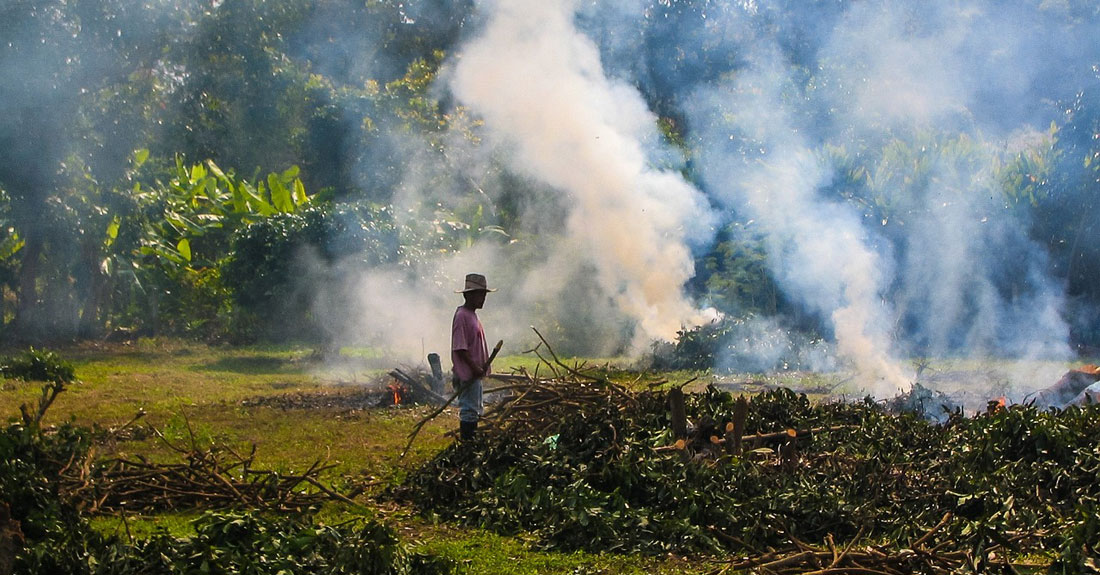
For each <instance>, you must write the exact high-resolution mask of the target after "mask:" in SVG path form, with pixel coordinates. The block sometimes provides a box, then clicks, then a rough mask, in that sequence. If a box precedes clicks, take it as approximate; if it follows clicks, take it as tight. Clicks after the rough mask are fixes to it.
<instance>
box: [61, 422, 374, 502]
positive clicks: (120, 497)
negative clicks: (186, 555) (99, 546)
mask: <svg viewBox="0 0 1100 575" xmlns="http://www.w3.org/2000/svg"><path fill="white" fill-rule="evenodd" d="M152 433H153V434H154V435H156V436H157V437H158V438H159V439H160V440H161V441H162V442H164V443H165V444H166V445H168V446H169V447H171V448H172V450H174V451H175V452H177V453H178V454H179V456H180V459H181V460H182V462H180V463H152V462H149V461H147V460H146V459H145V458H143V457H137V458H121V457H119V458H112V459H110V460H107V461H101V462H98V463H96V464H95V465H92V463H91V461H92V459H91V458H90V457H88V458H85V459H84V460H83V463H82V464H81V465H67V466H65V467H63V468H62V470H61V473H60V474H59V475H60V477H59V482H60V493H61V494H62V496H64V497H65V498H66V499H68V500H70V501H73V502H74V503H75V504H76V505H77V506H78V507H79V508H80V509H81V510H82V511H84V512H87V513H112V512H118V511H129V512H135V511H138V512H149V511H165V510H183V509H226V508H233V509H263V510H271V511H302V510H305V509H308V508H310V507H312V506H315V505H319V504H320V503H323V502H324V501H327V500H330V499H337V500H341V501H345V502H350V501H351V499H350V497H348V495H344V494H340V493H337V492H335V491H333V490H332V489H330V488H329V487H327V486H325V485H324V484H323V483H321V481H320V480H319V478H320V476H321V473H322V472H324V471H326V470H328V469H331V468H332V467H334V465H322V464H321V462H320V461H317V462H314V463H313V465H311V466H310V467H309V468H308V469H306V470H305V471H304V472H302V473H299V474H294V473H279V472H276V471H271V470H260V469H253V468H252V462H253V460H254V458H255V446H253V449H252V452H251V453H249V455H247V456H242V455H240V454H238V453H237V452H236V451H234V450H233V449H232V448H231V447H229V446H226V445H211V446H207V447H203V446H200V445H199V444H198V442H197V441H196V440H195V437H194V435H193V434H191V436H190V439H191V441H190V445H186V446H185V445H176V444H174V443H172V442H170V441H168V440H167V439H166V438H165V437H164V436H163V435H162V434H161V433H160V432H159V431H157V430H155V429H153V430H152ZM350 495H351V496H352V497H354V496H355V495H357V493H351V494H350Z"/></svg>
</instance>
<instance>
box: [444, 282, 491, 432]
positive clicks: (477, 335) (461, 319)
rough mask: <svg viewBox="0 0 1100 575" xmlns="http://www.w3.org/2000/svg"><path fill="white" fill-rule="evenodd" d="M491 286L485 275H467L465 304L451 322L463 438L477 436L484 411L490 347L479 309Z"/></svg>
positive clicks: (455, 376) (456, 311) (459, 308)
mask: <svg viewBox="0 0 1100 575" xmlns="http://www.w3.org/2000/svg"><path fill="white" fill-rule="evenodd" d="M491 291H496V290H495V289H489V287H488V283H486V281H485V276H483V275H481V274H467V275H466V285H465V287H464V288H463V289H462V290H460V291H457V292H455V293H461V294H462V297H463V298H464V299H465V303H463V304H462V305H461V306H459V307H458V309H456V310H455V317H454V321H452V323H451V364H452V365H453V366H454V367H453V370H454V383H455V386H456V390H457V391H458V392H459V394H458V421H459V424H458V425H459V427H458V430H459V436H460V437H461V438H462V439H463V440H469V439H473V438H474V432H475V431H477V421H478V419H480V418H481V412H482V395H481V390H482V380H483V379H484V378H485V376H486V375H488V374H489V348H488V346H487V345H486V343H485V330H484V329H483V328H482V327H481V320H480V319H478V317H477V310H479V309H481V308H482V307H483V306H484V305H485V294H487V293H489V292H491Z"/></svg>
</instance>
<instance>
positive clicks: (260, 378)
mask: <svg viewBox="0 0 1100 575" xmlns="http://www.w3.org/2000/svg"><path fill="white" fill-rule="evenodd" d="M54 351H56V352H58V353H59V354H60V355H61V357H63V358H64V359H65V360H67V361H69V362H71V363H72V364H73V365H74V367H75V368H76V376H77V378H78V379H79V380H80V382H79V383H77V384H74V385H71V386H69V387H68V388H67V390H66V391H65V392H63V393H62V394H61V395H59V396H58V397H57V400H56V401H55V402H54V404H53V405H52V406H51V407H50V409H49V411H48V412H47V415H46V417H45V420H44V422H45V424H47V425H50V424H57V423H60V422H63V421H67V420H72V421H73V422H75V423H76V424H77V425H81V426H85V427H92V426H98V427H100V428H105V429H111V428H120V427H122V426H124V425H126V424H127V423H128V422H131V421H132V420H133V419H134V418H135V416H136V415H137V414H139V413H143V414H144V415H143V416H142V417H141V418H140V419H139V420H138V421H136V422H134V423H132V425H134V426H151V427H154V428H156V429H157V430H159V431H160V432H161V434H162V435H163V436H164V438H165V440H167V442H166V441H165V440H161V439H157V438H154V437H151V436H149V435H148V434H139V435H138V437H142V439H135V440H125V441H121V440H120V441H113V442H110V443H108V444H105V445H101V446H98V447H97V449H98V453H99V454H100V455H101V456H102V457H110V456H134V455H141V456H143V457H147V458H149V459H151V460H154V461H162V462H173V461H177V460H178V458H179V453H177V452H176V451H174V450H173V449H171V448H170V447H169V445H168V443H171V444H175V445H188V444H189V443H190V442H192V441H197V442H199V443H200V444H211V443H216V444H220V445H227V446H230V447H232V448H234V449H238V450H240V451H241V452H244V453H248V452H249V450H251V449H252V446H255V449H256V452H255V453H256V455H255V462H254V464H253V468H255V469H271V470H277V471H280V472H293V471H302V470H304V469H306V468H308V467H309V466H310V465H311V464H313V463H314V462H316V461H319V460H320V461H323V462H325V463H329V464H334V467H333V468H332V469H330V470H328V471H327V472H325V475H324V477H323V480H324V481H325V482H327V483H328V484H330V485H332V486H334V487H336V488H337V489H342V488H345V487H349V486H351V485H365V486H366V488H367V489H366V491H365V492H364V493H363V495H360V496H358V497H357V499H356V502H357V503H358V504H359V505H358V506H351V505H347V504H337V503H333V504H331V505H329V506H328V507H326V508H325V509H324V510H323V511H322V515H323V516H325V517H327V518H328V520H329V521H331V522H333V523H335V522H339V521H341V520H343V519H345V518H348V517H351V516H355V515H366V516H370V517H375V518H380V519H382V520H383V521H385V522H386V523H388V524H390V525H391V526H393V527H395V528H396V529H397V530H398V532H399V533H401V535H402V537H403V538H404V539H405V541H406V542H407V543H409V544H411V545H413V546H414V547H415V548H417V549H419V550H422V551H426V552H431V553H435V554H438V555H442V556H444V557H447V558H449V559H451V560H453V561H454V562H455V564H456V565H458V572H459V573H472V574H479V573H571V574H579V573H649V574H654V573H658V574H659V573H692V572H700V573H701V572H705V571H707V570H709V568H710V567H709V566H708V565H707V564H705V562H699V561H697V560H695V561H690V562H689V561H686V560H685V559H683V558H678V557H670V556H660V557H652V556H637V555H635V556H622V555H592V554H585V553H557V552H543V551H539V550H536V549H535V548H534V547H532V546H531V545H529V541H527V540H526V539H525V538H524V537H522V536H518V537H503V536H500V535H496V534H492V533H489V532H485V531H481V530H476V529H466V528H459V527H454V526H449V525H435V524H432V523H430V522H429V521H427V520H425V519H423V518H420V517H418V516H416V515H415V514H414V513H413V511H412V510H411V509H406V508H402V507H400V506H398V505H396V504H393V503H391V502H389V501H385V500H383V499H379V498H378V495H379V494H381V493H382V492H383V491H384V490H385V489H386V488H387V487H389V486H392V485H395V484H398V483H400V482H401V481H402V480H403V478H404V477H405V474H406V473H407V472H408V471H409V470H410V469H415V468H416V467H417V466H418V465H419V464H420V463H422V462H423V461H425V460H427V459H430V458H431V457H432V456H433V455H434V454H435V453H437V452H438V451H439V450H441V449H443V448H444V447H446V446H447V445H449V444H450V442H451V441H452V438H451V437H450V436H448V435H447V433H448V432H449V431H451V430H452V429H454V428H455V427H457V415H456V412H454V411H453V410H452V409H449V410H448V411H446V412H444V413H443V414H442V415H440V416H439V417H438V418H436V419H435V420H433V421H432V422H430V423H429V424H428V425H426V426H425V427H424V429H423V430H422V431H421V433H420V434H419V436H418V437H417V440H416V442H415V443H414V444H413V447H412V449H411V450H410V451H409V453H408V454H407V455H406V456H405V457H403V458H402V457H400V453H401V451H402V449H403V448H404V447H405V444H406V441H407V435H408V433H409V431H410V430H411V429H412V427H413V426H414V425H415V424H416V422H417V421H419V420H420V419H421V418H422V417H423V416H424V415H425V414H427V413H428V412H430V410H431V408H429V407H426V406H404V407H376V406H353V407H349V406H348V402H347V401H340V398H341V397H344V396H346V395H347V394H349V393H352V392H360V393H361V392H362V390H363V388H364V386H366V387H374V388H378V389H382V388H384V386H385V382H386V380H387V378H386V376H385V374H386V373H387V372H388V371H389V369H391V368H393V367H398V366H397V365H388V364H387V362H386V359H385V358H384V357H382V355H383V354H380V353H377V352H375V351H372V350H344V351H343V352H341V354H340V357H338V358H330V359H328V360H326V361H322V360H320V359H318V358H316V357H315V356H314V354H313V350H311V349H308V348H296V347H249V348H230V347H214V346H206V345H202V344H196V343H188V342H181V341H176V340H139V341H136V342H133V343H130V344H82V345H78V346H72V347H68V348H54ZM17 352H18V350H8V351H7V352H6V353H2V354H0V355H3V356H8V355H14V354H15V353H17ZM537 362H538V359H537V358H534V357H530V356H520V357H503V358H499V359H498V362H497V365H498V371H508V370H511V369H512V368H520V367H522V368H526V369H530V370H533V369H534V368H535V364H536V363H537ZM623 376H624V377H628V378H632V381H634V383H635V384H637V385H645V384H647V383H654V382H659V381H662V379H660V378H657V377H639V376H638V375H637V374H625V373H624V375H623ZM662 377H663V378H666V379H671V378H679V379H678V381H684V380H686V379H687V378H690V377H691V375H690V374H662ZM40 393H41V388H40V384H38V383H33V382H31V383H26V382H21V381H13V380H0V414H2V417H4V418H5V419H8V420H13V419H16V418H18V416H19V406H20V405H21V404H28V405H34V404H35V402H36V401H37V399H38V396H39V395H40ZM278 396H286V397H287V398H296V397H297V398H301V397H312V398H316V397H328V398H332V399H333V401H332V403H333V404H334V406H333V407H310V408H284V407H279V405H285V404H279V403H277V402H273V401H271V400H272V399H278ZM289 403H290V404H293V403H294V402H293V401H291V402H289ZM195 516H196V514H195V513H194V512H192V511H181V512H180V513H178V514H165V515H159V516H152V517H150V516H144V517H143V516H127V517H114V516H105V517H99V518H97V519H96V520H95V525H96V526H97V527H98V528H99V529H101V530H103V531H107V532H118V533H122V532H124V531H125V533H127V534H129V535H135V534H136V535H139V536H140V535H141V534H142V533H148V532H151V531H152V530H153V529H154V528H166V529H168V530H169V531H173V532H180V533H184V532H186V531H187V529H188V528H189V521H190V520H191V519H193V518H194V517H195Z"/></svg>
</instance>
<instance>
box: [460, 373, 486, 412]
mask: <svg viewBox="0 0 1100 575" xmlns="http://www.w3.org/2000/svg"><path fill="white" fill-rule="evenodd" d="M481 382H482V380H480V379H475V380H473V381H466V382H462V383H459V384H458V387H459V389H461V390H462V391H460V392H459V394H458V420H459V421H465V422H467V423H476V422H477V420H478V419H481V413H482V411H484V403H483V400H482V395H481Z"/></svg>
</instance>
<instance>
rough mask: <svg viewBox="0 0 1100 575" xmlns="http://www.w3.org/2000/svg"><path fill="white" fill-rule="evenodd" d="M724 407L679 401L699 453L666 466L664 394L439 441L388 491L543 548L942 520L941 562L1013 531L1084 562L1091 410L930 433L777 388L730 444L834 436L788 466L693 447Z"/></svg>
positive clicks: (746, 543) (1015, 412)
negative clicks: (517, 431)
mask: <svg viewBox="0 0 1100 575" xmlns="http://www.w3.org/2000/svg"><path fill="white" fill-rule="evenodd" d="M611 397H613V396H611ZM734 405H735V401H734V398H733V397H732V396H731V395H730V394H728V393H725V392H721V391H718V390H715V389H713V388H709V389H708V390H707V391H706V392H704V393H699V394H693V395H690V396H689V400H688V418H689V420H690V421H692V422H693V423H694V425H695V427H696V433H695V435H694V437H697V438H699V439H698V441H699V443H693V444H691V445H689V447H688V451H687V452H686V454H684V455H682V453H684V452H678V451H660V450H656V448H657V447H658V446H661V445H666V444H668V443H670V442H671V437H670V436H669V435H670V432H669V431H668V429H669V424H668V417H667V408H666V404H665V397H664V394H657V393H649V394H643V395H641V396H639V397H638V398H637V401H635V402H624V403H622V404H616V402H614V401H611V400H609V401H608V403H607V404H606V405H591V406H587V407H585V408H583V409H578V408H577V407H576V406H569V407H568V408H564V409H561V410H560V413H559V412H558V411H551V412H548V413H547V414H545V415H546V419H545V421H547V422H553V423H551V424H550V425H549V426H548V427H546V426H544V429H542V430H541V431H539V432H538V433H536V434H532V435H529V436H528V435H520V436H515V437H512V436H508V435H505V434H497V435H491V436H489V437H488V438H486V439H482V440H479V442H476V443H473V444H470V443H460V444H456V445H454V446H453V447H451V448H450V449H448V450H445V451H444V452H442V453H441V454H439V456H437V457H436V458H435V459H434V460H433V461H430V462H428V463H427V464H425V465H424V466H423V467H421V468H420V469H419V470H418V471H417V472H415V473H413V474H410V476H409V478H408V480H407V483H406V485H405V487H404V488H403V489H401V490H398V492H397V493H398V494H399V495H400V496H402V497H407V498H409V499H410V500H411V501H412V502H413V503H415V504H416V505H417V506H418V507H419V508H420V509H422V510H423V511H424V512H425V513H428V514H431V515H434V516H438V517H440V518H442V519H446V520H451V521H456V522H459V523H463V524H468V525H480V526H483V527H487V528H491V529H495V530H499V531H501V532H505V533H511V532H515V531H518V530H526V531H531V532H533V533H535V534H537V535H538V537H539V539H540V541H542V543H543V544H545V545H547V546H550V547H553V548H559V549H586V550H589V551H604V550H612V549H614V550H624V551H625V550H633V551H646V552H664V551H677V552H698V551H704V552H731V551H732V552H738V551H743V550H751V549H763V548H766V547H769V546H778V545H782V544H783V543H784V541H787V540H788V537H790V538H793V539H797V540H799V541H804V542H807V543H811V544H812V543H824V542H825V540H826V537H827V536H829V537H833V538H834V540H835V541H836V542H837V543H838V544H839V542H841V541H847V540H851V539H852V538H855V537H857V536H860V537H868V538H870V539H871V540H876V541H898V542H901V544H902V545H904V544H905V543H904V542H906V541H913V540H915V539H916V538H918V537H920V536H921V535H922V534H923V533H924V531H925V530H927V528H928V527H929V526H931V525H935V524H937V523H938V522H939V521H940V520H941V519H942V518H943V517H944V515H945V514H946V513H948V512H950V513H951V514H952V519H951V520H950V521H948V523H947V524H946V525H945V527H944V529H943V531H942V532H941V533H940V536H941V537H943V538H944V540H945V541H946V542H948V545H949V547H952V548H958V549H971V550H979V549H983V548H985V547H988V546H991V545H993V544H998V543H999V544H1004V542H1005V541H1006V538H1005V537H1006V535H1005V534H1008V533H1014V532H1020V533H1035V534H1036V535H1035V537H1033V538H1032V539H1028V540H1021V541H1017V542H1015V543H1012V544H1011V545H1010V546H1009V549H1010V550H1012V551H1014V552H1018V553H1025V554H1026V553H1038V554H1055V553H1061V556H1062V557H1064V558H1065V561H1066V562H1067V563H1066V564H1073V565H1077V566H1080V565H1081V564H1082V563H1081V561H1083V560H1084V559H1082V555H1081V554H1082V553H1085V554H1086V555H1087V554H1089V553H1095V549H1094V548H1093V547H1091V545H1093V543H1094V542H1093V541H1092V540H1090V539H1089V537H1092V536H1094V534H1095V528H1096V522H1095V521H1094V520H1093V519H1092V518H1090V516H1089V510H1090V509H1095V501H1096V498H1097V497H1098V496H1100V486H1098V485H1097V484H1096V482H1095V474H1096V473H1097V471H1100V452H1098V451H1097V450H1096V447H1095V446H1096V445H1097V444H1100V408H1098V407H1097V406H1089V407H1087V408H1071V409H1068V410H1066V411H1062V412H1041V411H1039V410H1037V409H1035V408H1033V407H1029V406H1013V407H1011V408H1008V409H1000V410H996V411H993V412H990V413H987V414H982V415H979V416H975V417H972V418H967V417H963V416H962V415H960V414H958V413H955V414H953V415H952V417H951V418H950V419H949V421H948V422H947V423H945V424H942V425H937V424H933V423H929V422H927V421H925V420H923V419H922V418H920V417H919V416H917V415H912V414H906V415H892V414H889V413H886V412H885V411H883V410H882V409H881V408H880V407H879V406H878V405H876V404H875V403H873V402H870V401H865V402H861V403H830V404H821V405H814V404H811V403H810V402H809V401H808V400H807V398H806V397H805V396H804V395H799V394H795V393H793V392H791V391H789V390H783V389H780V390H776V391H772V392H767V393H764V394H761V395H758V396H755V397H753V398H752V399H751V401H750V402H749V416H748V419H747V421H746V434H753V433H756V432H761V433H767V432H774V431H782V430H784V429H787V428H797V429H811V428H818V427H829V426H845V427H844V429H843V430H841V431H837V432H828V433H818V434H814V435H813V436H812V437H806V438H803V439H802V440H800V443H799V447H798V453H797V460H796V462H788V463H782V461H781V459H782V458H780V460H777V459H775V458H774V457H773V456H771V455H764V454H760V453H755V452H750V453H746V454H745V455H744V456H740V457H735V456H728V455H724V454H722V453H721V451H720V448H716V447H713V446H710V444H709V442H708V441H707V440H706V439H703V438H707V437H709V436H710V435H718V436H721V433H722V432H721V431H720V430H721V429H722V426H723V425H724V424H725V422H727V421H730V420H732V418H733V409H734ZM548 438H552V439H553V441H549V440H548ZM692 453H695V454H696V455H695V456H694V457H692V456H691V454H692ZM768 453H770V451H769V452H768ZM1090 505H1091V506H1092V507H1090ZM946 548H947V547H944V549H946ZM1089 557H1092V559H1091V560H1095V555H1090V556H1089Z"/></svg>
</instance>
